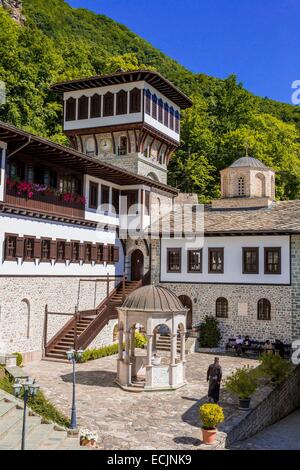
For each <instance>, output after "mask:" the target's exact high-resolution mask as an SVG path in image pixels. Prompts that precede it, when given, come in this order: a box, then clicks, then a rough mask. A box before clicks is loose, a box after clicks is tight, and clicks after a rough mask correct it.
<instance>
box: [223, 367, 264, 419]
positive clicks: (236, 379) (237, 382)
mask: <svg viewBox="0 0 300 470" xmlns="http://www.w3.org/2000/svg"><path fill="white" fill-rule="evenodd" d="M258 379H259V374H258V371H257V370H256V369H254V367H249V366H245V367H243V368H241V369H237V370H236V371H235V372H233V373H232V374H231V376H230V377H228V378H227V380H226V382H225V388H226V389H227V390H229V391H230V392H231V393H233V394H234V395H236V396H237V397H238V398H239V408H240V410H249V408H250V401H251V395H253V393H254V392H255V390H256V389H257V387H258V382H259V380H258Z"/></svg>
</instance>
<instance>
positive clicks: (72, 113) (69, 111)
mask: <svg viewBox="0 0 300 470" xmlns="http://www.w3.org/2000/svg"><path fill="white" fill-rule="evenodd" d="M75 119H76V100H75V98H72V97H71V98H69V99H68V100H67V101H66V121H75Z"/></svg>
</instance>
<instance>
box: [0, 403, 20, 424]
mask: <svg viewBox="0 0 300 470" xmlns="http://www.w3.org/2000/svg"><path fill="white" fill-rule="evenodd" d="M15 409H16V404H15V403H14V402H12V401H8V400H6V399H3V400H1V401H0V421H1V419H4V418H6V417H7V415H9V414H10V413H12V412H13V410H15Z"/></svg>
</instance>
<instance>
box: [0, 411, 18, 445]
mask: <svg viewBox="0 0 300 470" xmlns="http://www.w3.org/2000/svg"><path fill="white" fill-rule="evenodd" d="M22 419H23V410H22V409H18V408H16V407H15V408H14V410H12V411H11V412H10V413H9V415H8V416H7V417H6V418H5V419H3V420H1V421H0V442H1V443H2V441H3V439H5V437H6V435H7V434H9V433H10V431H11V429H13V428H14V426H16V425H17V423H18V422H21V421H22Z"/></svg>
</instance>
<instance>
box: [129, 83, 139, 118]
mask: <svg viewBox="0 0 300 470" xmlns="http://www.w3.org/2000/svg"><path fill="white" fill-rule="evenodd" d="M141 91H142V90H141V89H140V88H133V90H131V91H130V93H129V113H130V114H134V113H140V112H141Z"/></svg>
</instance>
